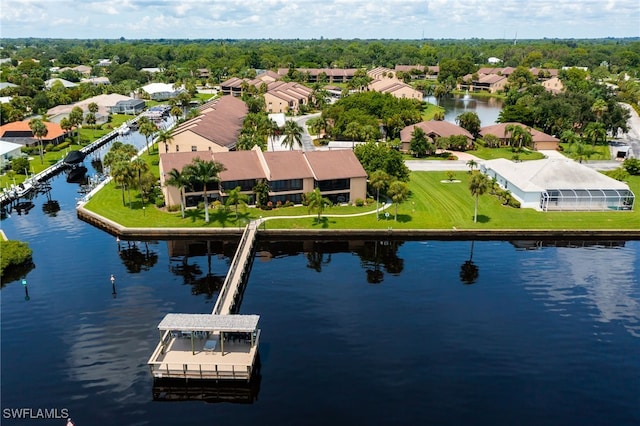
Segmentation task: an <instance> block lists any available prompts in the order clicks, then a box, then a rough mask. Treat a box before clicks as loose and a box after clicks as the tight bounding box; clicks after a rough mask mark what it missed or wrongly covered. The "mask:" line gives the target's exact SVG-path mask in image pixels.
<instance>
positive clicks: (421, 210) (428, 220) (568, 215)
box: [267, 172, 640, 229]
mask: <svg viewBox="0 0 640 426" xmlns="http://www.w3.org/2000/svg"><path fill="white" fill-rule="evenodd" d="M469 176H470V175H469V174H468V173H458V174H456V179H458V180H460V181H461V182H460V183H443V182H442V181H443V180H445V181H446V179H447V177H446V173H445V172H413V173H412V174H411V182H410V189H411V197H410V198H409V200H408V201H406V202H404V203H402V204H401V205H400V206H399V207H398V220H397V221H396V220H394V215H395V206H392V207H391V208H389V209H388V210H387V212H388V213H389V218H388V219H387V218H385V217H384V215H382V216H381V220H376V218H375V215H368V216H363V217H357V218H335V217H323V219H322V220H321V222H320V223H317V221H316V220H315V218H300V219H295V220H286V221H285V220H270V221H269V222H268V223H267V227H269V228H296V229H306V228H311V229H320V228H331V229H386V228H393V229H453V228H454V227H455V228H457V229H640V208H639V207H638V203H637V202H636V205H635V210H634V211H603V212H538V211H535V210H533V209H516V208H513V207H506V206H503V205H501V204H500V202H499V201H498V199H497V198H496V197H495V196H493V195H490V194H488V193H487V194H485V195H482V196H481V197H480V199H479V206H478V222H477V223H474V222H473V213H474V198H473V197H472V196H471V194H470V192H469V187H468V185H469ZM629 186H630V187H631V189H632V191H633V192H634V194H640V176H633V177H632V178H631V179H630V181H629ZM330 214H331V212H330V211H327V212H326V215H330Z"/></svg>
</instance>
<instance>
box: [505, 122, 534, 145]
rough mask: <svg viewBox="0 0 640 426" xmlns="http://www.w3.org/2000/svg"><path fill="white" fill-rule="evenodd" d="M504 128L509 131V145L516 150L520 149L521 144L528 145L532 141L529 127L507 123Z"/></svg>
mask: <svg viewBox="0 0 640 426" xmlns="http://www.w3.org/2000/svg"><path fill="white" fill-rule="evenodd" d="M504 130H505V132H507V133H509V140H510V142H511V146H512V147H515V148H517V149H518V150H520V149H522V146H523V145H524V146H529V145H531V143H532V142H533V139H532V137H531V132H530V131H529V129H527V128H525V127H523V126H521V125H519V124H508V125H507V126H506V127H505V128H504Z"/></svg>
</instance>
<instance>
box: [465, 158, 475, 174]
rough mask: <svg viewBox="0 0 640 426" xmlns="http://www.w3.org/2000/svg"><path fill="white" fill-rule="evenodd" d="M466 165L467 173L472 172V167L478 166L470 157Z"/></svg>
mask: <svg viewBox="0 0 640 426" xmlns="http://www.w3.org/2000/svg"><path fill="white" fill-rule="evenodd" d="M467 167H469V173H472V172H473V169H474V168H476V167H478V162H477V161H476V160H474V159H473V158H472V159H471V160H469V161H467Z"/></svg>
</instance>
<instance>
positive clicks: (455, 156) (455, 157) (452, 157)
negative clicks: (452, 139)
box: [447, 155, 458, 160]
mask: <svg viewBox="0 0 640 426" xmlns="http://www.w3.org/2000/svg"><path fill="white" fill-rule="evenodd" d="M457 159H458V156H457V155H449V156H448V157H447V160H457Z"/></svg>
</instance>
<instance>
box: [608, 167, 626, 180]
mask: <svg viewBox="0 0 640 426" xmlns="http://www.w3.org/2000/svg"><path fill="white" fill-rule="evenodd" d="M604 174H605V175H607V176H609V177H610V178H613V179H615V180H619V181H620V182H624V181H626V180H627V179H629V172H627V170H626V169H624V168H622V167H618V168H617V169H614V170H607V171H606V172H604Z"/></svg>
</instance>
